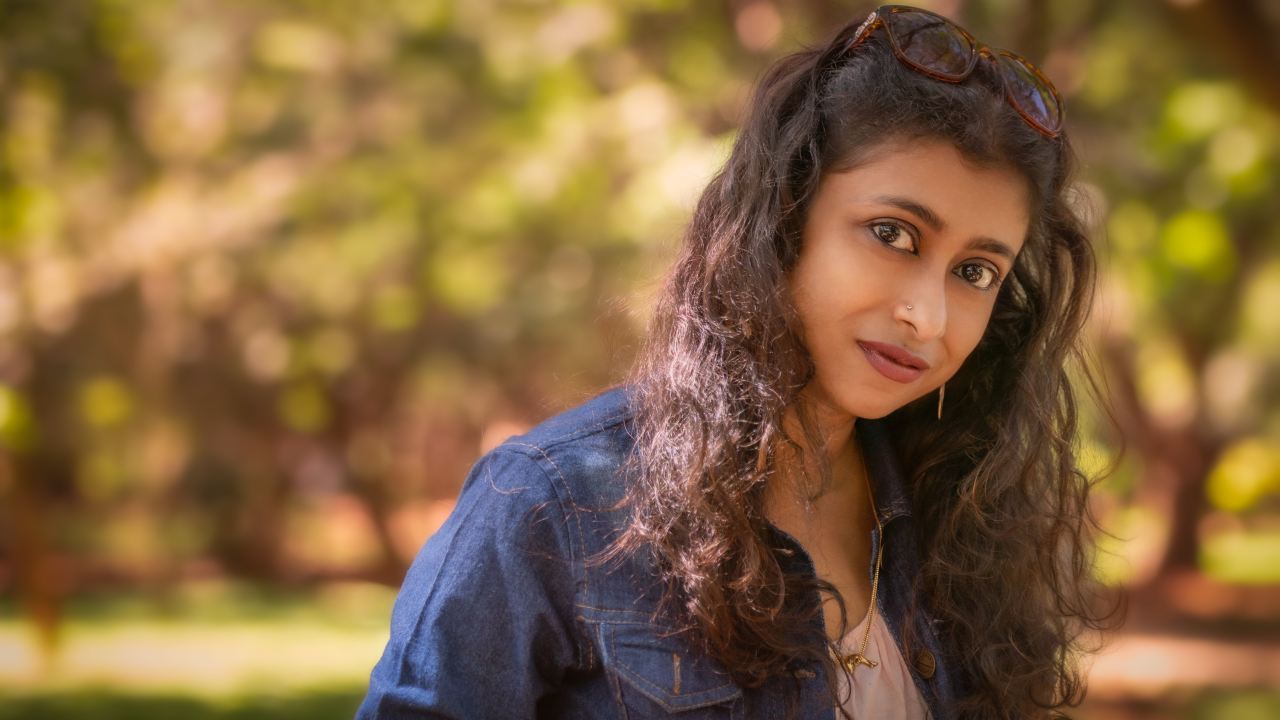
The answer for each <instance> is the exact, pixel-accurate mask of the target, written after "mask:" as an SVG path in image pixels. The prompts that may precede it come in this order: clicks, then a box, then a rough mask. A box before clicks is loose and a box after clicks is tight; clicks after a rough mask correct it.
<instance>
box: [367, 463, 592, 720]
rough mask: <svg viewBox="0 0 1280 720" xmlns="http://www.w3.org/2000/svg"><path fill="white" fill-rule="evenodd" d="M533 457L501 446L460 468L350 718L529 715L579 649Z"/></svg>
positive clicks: (556, 527) (564, 537) (552, 515)
mask: <svg viewBox="0 0 1280 720" xmlns="http://www.w3.org/2000/svg"><path fill="white" fill-rule="evenodd" d="M535 450H536V449H535ZM542 462H543V461H542V460H535V459H534V458H532V457H529V456H527V455H526V454H524V452H523V450H522V449H521V448H518V447H516V448H513V447H510V446H503V447H500V448H498V449H496V450H494V451H493V452H491V453H489V454H488V455H486V456H484V457H483V458H481V459H480V460H479V461H478V462H477V463H476V465H475V467H473V468H472V469H471V472H470V473H469V474H468V476H467V479H466V482H465V483H464V484H463V487H462V491H461V493H460V494H459V496H458V502H457V505H456V506H455V507H454V510H453V512H452V514H450V516H449V519H448V520H446V521H445V523H444V525H443V526H441V528H440V530H439V531H438V532H436V534H435V535H433V536H432V537H431V538H430V539H429V540H428V541H427V543H426V544H425V545H424V546H423V548H422V550H421V551H420V552H419V553H418V556H417V558H416V559H415V560H414V562H413V565H412V566H411V567H410V569H409V573H408V575H407V576H406V577H405V581H404V584H403V586H402V587H401V589H400V593H399V595H398V596H397V598H396V602H395V608H394V610H393V611H392V617H391V637H390V640H389V641H388V642H387V646H386V649H385V650H384V652H383V655H382V658H381V659H380V660H379V661H378V664H377V665H376V666H375V667H374V669H373V672H372V674H371V676H370V681H369V691H368V694H367V695H366V696H365V699H364V702H363V703H362V704H361V706H360V709H359V710H358V711H357V715H356V717H357V718H358V719H361V720H370V719H372V718H380V719H386V720H390V719H392V718H459V719H461V718H468V719H470V718H532V717H534V712H535V706H536V704H537V702H538V699H539V698H540V697H541V696H543V695H545V694H546V693H547V692H549V691H550V690H551V689H553V688H554V687H555V686H556V685H557V684H558V683H559V681H560V679H561V678H562V676H563V674H564V673H565V671H566V670H568V669H569V668H571V667H573V666H574V665H575V662H576V660H577V658H579V657H581V655H580V654H579V652H578V647H579V646H578V643H577V641H576V637H577V636H576V634H575V631H574V622H573V593H574V588H575V577H574V575H575V573H576V572H578V570H577V569H576V568H577V564H576V563H575V562H574V557H573V550H574V549H575V548H573V547H572V545H571V537H572V533H571V532H570V528H569V527H568V525H567V519H566V514H565V508H564V507H563V505H562V504H561V502H560V500H559V498H558V497H557V494H556V491H555V485H554V483H553V480H552V477H551V476H550V475H549V474H548V473H547V472H546V471H544V469H543V465H542V464H541V463H542ZM552 474H554V466H553V473H552Z"/></svg>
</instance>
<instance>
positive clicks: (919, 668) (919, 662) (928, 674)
mask: <svg viewBox="0 0 1280 720" xmlns="http://www.w3.org/2000/svg"><path fill="white" fill-rule="evenodd" d="M914 665H915V666H916V672H918V673H920V677H922V678H924V679H925V680H931V679H933V673H934V671H936V670H937V669H938V662H937V661H936V660H934V659H933V653H931V652H929V651H928V650H921V651H920V652H918V653H916V659H915V663H914Z"/></svg>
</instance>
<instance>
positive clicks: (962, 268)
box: [867, 220, 1001, 290]
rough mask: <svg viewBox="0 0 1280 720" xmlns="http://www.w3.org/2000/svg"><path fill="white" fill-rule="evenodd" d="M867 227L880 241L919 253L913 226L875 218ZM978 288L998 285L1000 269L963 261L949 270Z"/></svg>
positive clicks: (892, 246) (893, 246) (989, 264)
mask: <svg viewBox="0 0 1280 720" xmlns="http://www.w3.org/2000/svg"><path fill="white" fill-rule="evenodd" d="M867 229H868V230H869V231H870V232H871V234H872V235H873V236H874V237H875V238H876V239H877V240H879V241H880V242H881V243H883V244H885V245H888V246H889V247H891V248H893V249H895V250H899V251H901V252H906V253H911V254H912V255H919V254H920V244H919V241H917V240H916V233H915V230H914V228H912V227H911V226H910V225H907V224H905V223H902V222H900V221H896V220H876V221H874V222H872V223H869V224H868V225H867ZM951 272H952V274H953V275H955V276H956V277H958V278H960V279H961V280H964V281H965V282H967V283H969V284H970V285H972V286H973V287H974V288H976V289H978V290H991V289H993V288H995V287H997V286H999V285H1000V281H1001V278H1000V271H999V270H998V269H997V268H996V267H995V266H994V265H992V264H991V263H988V262H968V261H966V262H963V263H960V264H959V265H957V266H956V267H955V269H954V270H952V271H951Z"/></svg>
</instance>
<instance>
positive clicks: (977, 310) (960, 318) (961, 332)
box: [947, 300, 994, 372]
mask: <svg viewBox="0 0 1280 720" xmlns="http://www.w3.org/2000/svg"><path fill="white" fill-rule="evenodd" d="M966 305H967V306H964V307H962V308H958V309H959V310H960V311H959V312H956V313H953V314H952V316H951V318H950V322H949V323H948V326H947V355H948V361H949V362H948V364H949V365H950V366H951V367H950V370H951V372H954V371H955V370H956V369H958V368H959V367H960V366H961V365H962V364H964V361H965V359H966V358H968V357H969V354H970V353H972V352H973V350H974V348H976V347H978V343H979V342H981V341H982V336H983V335H984V334H985V333H986V331H987V325H988V323H989V322H990V320H991V312H992V310H993V309H994V308H993V307H992V305H991V304H990V303H989V302H987V301H985V300H984V301H983V302H980V303H970V304H966Z"/></svg>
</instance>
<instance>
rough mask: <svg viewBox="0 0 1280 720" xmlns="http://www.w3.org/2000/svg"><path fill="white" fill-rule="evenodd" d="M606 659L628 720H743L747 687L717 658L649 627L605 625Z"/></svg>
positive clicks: (603, 631) (604, 660)
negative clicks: (671, 719) (669, 719)
mask: <svg viewBox="0 0 1280 720" xmlns="http://www.w3.org/2000/svg"><path fill="white" fill-rule="evenodd" d="M600 632H601V641H602V642H601V645H602V650H603V652H602V657H601V660H602V661H603V664H604V666H605V668H606V670H607V671H608V672H609V673H611V674H612V675H613V676H614V677H615V678H616V679H617V681H618V682H617V688H618V695H619V700H620V701H621V702H622V704H623V706H624V707H625V708H626V710H627V715H626V717H628V718H630V719H631V720H637V719H638V718H652V717H659V718H661V717H667V716H669V715H671V716H677V717H680V718H682V719H683V720H695V719H696V720H701V719H702V718H706V719H707V720H710V719H711V718H716V719H717V720H721V719H723V720H731V719H732V720H736V719H738V718H741V717H742V705H743V698H742V689H741V688H739V687H738V686H737V685H736V684H735V683H734V682H733V680H732V679H730V677H729V674H728V673H727V672H725V670H724V669H723V668H722V667H721V666H720V665H719V663H716V662H715V661H714V660H712V659H710V658H708V657H706V656H705V655H702V654H701V653H695V652H694V651H693V650H692V648H691V647H690V646H689V644H688V643H687V642H686V641H684V640H683V639H682V638H679V637H663V636H662V635H661V634H660V632H659V630H658V629H657V628H655V627H654V626H653V625H650V624H636V623H602V624H601V626H600Z"/></svg>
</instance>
